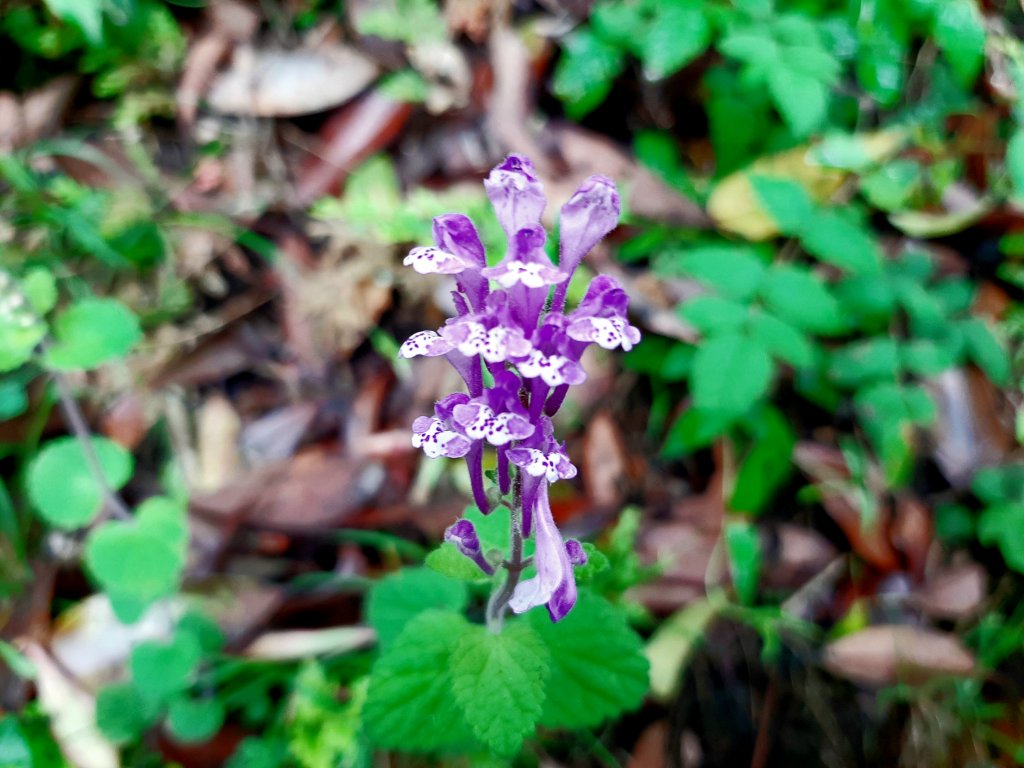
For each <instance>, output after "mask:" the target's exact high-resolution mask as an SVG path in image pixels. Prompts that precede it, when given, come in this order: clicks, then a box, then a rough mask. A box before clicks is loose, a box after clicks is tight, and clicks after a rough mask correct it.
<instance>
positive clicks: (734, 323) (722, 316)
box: [679, 296, 749, 335]
mask: <svg viewBox="0 0 1024 768" xmlns="http://www.w3.org/2000/svg"><path fill="white" fill-rule="evenodd" d="M748 313H749V309H748V307H747V305H746V304H743V303H741V302H738V301H730V300H729V299H723V298H722V297H721V296H696V297H694V298H692V299H690V300H689V301H688V302H686V303H685V304H682V305H681V306H680V307H679V315H680V317H682V318H683V320H685V321H686V322H688V323H690V325H692V326H693V327H694V328H696V329H697V330H698V331H700V332H701V333H702V334H705V335H713V334H722V333H730V332H732V333H734V332H735V331H736V330H737V329H739V328H740V327H741V326H742V325H743V324H744V323H745V322H746V320H747V315H748Z"/></svg>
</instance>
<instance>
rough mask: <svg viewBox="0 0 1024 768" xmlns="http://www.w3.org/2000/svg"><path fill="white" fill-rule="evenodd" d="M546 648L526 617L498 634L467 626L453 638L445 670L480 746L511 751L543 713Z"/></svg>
mask: <svg viewBox="0 0 1024 768" xmlns="http://www.w3.org/2000/svg"><path fill="white" fill-rule="evenodd" d="M549 672H550V669H549V661H548V649H547V647H546V646H545V645H544V643H543V641H542V640H541V639H540V636H539V635H538V634H537V633H536V632H535V631H534V630H533V628H532V627H531V626H530V624H528V623H527V622H526V621H523V620H520V621H516V622H513V623H510V624H508V625H507V626H506V627H505V629H504V630H503V631H502V632H501V634H494V633H492V632H490V631H489V630H488V629H486V628H485V627H481V626H473V627H471V628H470V629H469V630H468V631H467V632H465V633H464V634H463V635H462V637H461V638H460V639H459V642H458V645H456V647H455V652H454V653H453V654H452V659H451V666H450V673H451V676H452V689H453V691H454V693H455V700H456V701H457V702H458V703H459V705H460V706H461V707H462V713H463V715H464V716H465V718H466V722H468V723H469V725H470V727H471V728H472V729H473V733H474V734H476V737H477V738H478V739H480V741H482V742H483V743H484V744H486V745H487V746H488V747H490V748H491V749H493V750H494V751H495V752H497V753H498V754H501V755H514V754H515V753H516V752H518V751H519V748H520V747H521V746H522V743H523V739H525V738H526V737H527V736H529V735H530V734H531V733H533V730H534V727H535V726H536V724H537V720H538V719H539V718H540V715H541V712H542V711H543V705H544V697H545V686H546V683H547V680H548V674H549Z"/></svg>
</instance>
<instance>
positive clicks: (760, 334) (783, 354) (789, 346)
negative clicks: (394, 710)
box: [747, 312, 817, 368]
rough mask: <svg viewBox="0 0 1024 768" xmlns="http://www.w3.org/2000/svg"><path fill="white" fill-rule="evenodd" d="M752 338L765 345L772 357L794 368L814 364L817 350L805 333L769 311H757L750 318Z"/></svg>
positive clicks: (749, 331)
mask: <svg viewBox="0 0 1024 768" xmlns="http://www.w3.org/2000/svg"><path fill="white" fill-rule="evenodd" d="M747 330H748V333H749V334H750V338H751V339H752V340H754V341H756V342H757V343H758V344H760V345H761V346H762V347H764V348H765V349H766V350H768V352H769V353H770V354H771V355H772V357H775V358H778V359H779V360H781V361H783V362H786V363H789V364H790V365H792V366H793V367H794V368H806V367H808V366H811V365H814V361H815V358H816V356H817V351H816V350H815V347H814V344H813V343H812V342H811V340H810V339H809V338H808V337H807V335H806V334H805V333H803V332H802V331H799V330H797V329H796V328H794V327H793V326H792V325H790V324H789V323H786V322H783V321H782V320H779V318H777V317H775V315H770V314H768V313H767V312H757V313H756V314H754V315H753V316H752V317H751V318H750V324H749V326H748V329H747Z"/></svg>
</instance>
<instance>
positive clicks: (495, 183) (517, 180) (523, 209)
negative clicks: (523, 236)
mask: <svg viewBox="0 0 1024 768" xmlns="http://www.w3.org/2000/svg"><path fill="white" fill-rule="evenodd" d="M484 189H486V190H487V197H489V198H490V200H491V205H492V206H494V212H495V213H496V214H497V216H498V221H499V222H500V223H501V228H502V229H503V230H505V235H506V237H508V238H509V239H511V238H512V237H513V236H514V235H515V233H516V232H518V231H519V230H521V229H523V228H524V227H532V226H536V225H538V224H539V223H540V217H541V214H543V213H544V206H545V205H546V204H547V200H546V199H545V198H544V185H543V184H541V183H540V180H539V179H538V178H537V174H536V171H535V169H534V167H533V163H531V162H530V161H529V160H528V159H527V158H525V157H523V156H522V155H509V156H508V157H507V158H505V160H504V162H502V163H501V164H500V165H498V166H496V167H495V168H494V170H492V171H491V173H490V175H489V176H488V177H487V178H486V179H485V180H484Z"/></svg>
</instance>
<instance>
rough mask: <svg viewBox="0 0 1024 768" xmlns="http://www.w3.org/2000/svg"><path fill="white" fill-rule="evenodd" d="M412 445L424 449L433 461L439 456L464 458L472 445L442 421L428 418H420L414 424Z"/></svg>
mask: <svg viewBox="0 0 1024 768" xmlns="http://www.w3.org/2000/svg"><path fill="white" fill-rule="evenodd" d="M412 444H413V447H415V448H422V449H423V452H424V453H425V454H427V456H429V457H430V458H432V459H436V458H438V457H439V456H447V457H448V458H450V459H459V458H462V457H463V456H465V455H466V454H467V453H468V452H469V449H470V446H471V445H472V444H471V443H470V441H469V440H467V439H466V438H465V437H464V436H463V435H460V434H459V433H458V432H455V431H453V430H450V429H446V428H445V425H444V423H443V422H442V421H441V420H440V419H431V418H429V417H427V416H420V417H419V418H417V419H416V420H415V421H414V422H413V423H412Z"/></svg>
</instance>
